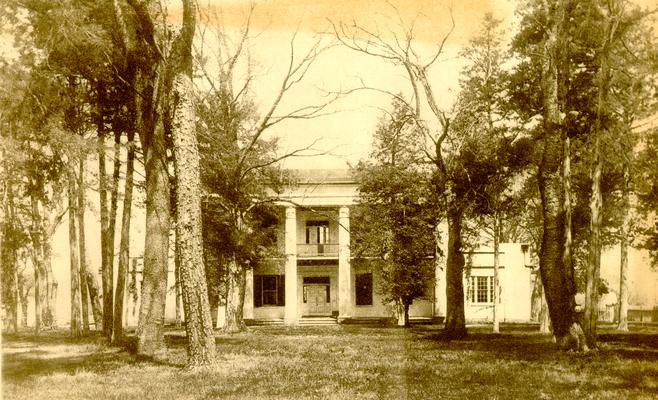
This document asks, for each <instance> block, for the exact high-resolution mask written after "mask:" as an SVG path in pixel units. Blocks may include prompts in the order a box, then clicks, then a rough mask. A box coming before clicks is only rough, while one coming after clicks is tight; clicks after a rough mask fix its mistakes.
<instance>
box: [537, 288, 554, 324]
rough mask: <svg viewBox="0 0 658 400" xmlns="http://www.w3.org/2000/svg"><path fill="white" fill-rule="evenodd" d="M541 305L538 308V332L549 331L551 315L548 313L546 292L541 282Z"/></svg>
mask: <svg viewBox="0 0 658 400" xmlns="http://www.w3.org/2000/svg"><path fill="white" fill-rule="evenodd" d="M541 288H542V290H541V306H540V309H539V332H541V333H551V317H550V315H549V313H548V303H546V293H545V292H544V285H543V284H541Z"/></svg>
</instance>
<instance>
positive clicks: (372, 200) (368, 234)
mask: <svg viewBox="0 0 658 400" xmlns="http://www.w3.org/2000/svg"><path fill="white" fill-rule="evenodd" d="M420 137H421V135H420V134H419V133H418V130H417V126H416V124H415V122H414V120H413V118H412V117H411V115H410V110H409V109H408V108H407V106H406V104H405V103H404V102H401V101H394V102H393V111H392V112H391V113H390V114H387V115H385V116H384V117H383V118H382V119H381V121H380V123H379V126H378V128H377V130H376V131H375V133H374V138H373V150H372V153H371V155H370V159H369V160H367V161H362V162H360V163H359V164H358V165H357V167H356V179H357V182H358V185H359V194H360V197H359V201H358V204H357V207H356V209H355V212H354V217H353V218H354V225H353V226H354V228H353V231H354V232H353V233H352V235H353V243H354V247H355V250H354V253H355V254H357V255H361V254H364V255H370V256H372V255H374V256H376V257H378V262H374V264H375V265H376V266H379V268H380V271H381V287H380V290H381V292H382V300H383V301H384V303H385V304H390V303H391V302H394V303H395V304H396V305H397V307H398V318H399V323H400V324H401V325H404V326H409V306H410V305H411V304H412V303H413V301H414V299H417V298H419V297H422V296H424V295H425V293H426V291H427V289H428V287H429V284H430V283H431V282H433V278H434V268H435V262H434V256H435V251H436V250H435V249H436V244H435V233H436V224H437V220H436V213H435V211H434V210H433V207H432V206H431V202H430V199H431V197H432V193H431V192H430V191H429V186H428V185H426V184H424V182H426V181H427V171H426V170H424V168H423V164H422V162H421V161H422V158H421V154H422V152H421V148H420V141H419V138H420ZM357 257H358V256H357Z"/></svg>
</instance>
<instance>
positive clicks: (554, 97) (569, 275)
mask: <svg viewBox="0 0 658 400" xmlns="http://www.w3.org/2000/svg"><path fill="white" fill-rule="evenodd" d="M578 10H579V9H578V7H577V6H576V4H575V3H573V2H570V1H564V0H557V1H549V2H534V1H529V2H528V3H527V4H525V8H524V9H523V10H522V16H523V19H522V27H521V31H520V32H519V33H518V34H517V36H516V37H515V39H514V49H515V51H516V52H518V53H520V54H521V55H522V57H523V59H524V60H527V61H526V62H523V63H521V64H520V65H519V66H518V67H517V68H516V73H517V74H519V75H518V76H522V74H523V73H524V72H525V73H526V75H525V76H526V78H524V79H526V80H527V76H533V77H534V79H533V78H531V79H530V82H526V83H523V84H520V85H518V86H519V87H520V90H518V91H520V92H522V93H525V94H524V95H522V96H520V97H519V96H518V95H516V96H515V97H516V100H517V101H518V100H521V101H523V102H524V104H520V107H519V108H520V109H525V110H528V111H526V112H528V114H531V115H532V114H534V113H539V114H540V115H541V118H542V129H541V133H542V139H543V141H542V142H543V143H542V144H543V149H542V156H541V161H540V162H539V165H538V183H539V192H540V196H541V204H542V217H543V232H542V240H541V248H540V252H539V265H540V272H541V279H542V283H543V285H544V289H545V294H546V300H547V304H548V308H549V313H550V318H551V322H552V325H553V333H554V335H555V337H556V339H557V341H558V343H559V344H560V345H561V346H562V347H563V348H579V349H583V348H585V347H586V344H585V342H584V335H583V333H582V328H581V326H580V324H579V323H578V322H577V319H576V314H575V300H574V295H575V280H574V272H573V265H572V253H571V197H570V196H571V187H570V180H571V174H570V160H571V158H570V140H569V137H568V135H567V130H566V126H568V125H566V122H565V121H564V120H563V117H562V116H563V115H567V116H569V114H568V113H567V112H566V111H568V104H567V105H565V100H564V99H565V93H567V92H568V89H570V88H569V86H568V85H567V82H568V79H567V77H568V76H569V72H570V70H569V64H568V63H567V60H569V54H568V51H569V50H570V43H569V40H568V38H569V29H570V28H572V27H573V26H574V25H572V24H574V23H575V22H574V21H575V20H576V19H575V18H573V17H574V15H575V14H576V11H578ZM517 89H518V88H517ZM537 89H539V90H537ZM533 91H534V93H532V92H533ZM537 94H540V96H539V97H538V96H537ZM574 97H578V95H577V94H576V95H575V96H574ZM577 115H578V114H577ZM574 125H575V124H574Z"/></svg>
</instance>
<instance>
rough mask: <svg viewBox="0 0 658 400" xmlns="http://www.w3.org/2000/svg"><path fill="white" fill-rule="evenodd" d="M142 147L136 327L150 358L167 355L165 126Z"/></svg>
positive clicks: (139, 345)
mask: <svg viewBox="0 0 658 400" xmlns="http://www.w3.org/2000/svg"><path fill="white" fill-rule="evenodd" d="M142 147H143V148H144V149H145V150H144V151H145V153H146V154H145V158H146V162H145V166H144V169H145V171H146V237H145V244H144V271H143V281H142V292H141V304H140V310H139V323H138V327H137V339H138V342H137V353H138V354H140V355H142V356H146V357H152V358H159V357H162V356H164V355H165V354H166V346H165V342H164V330H163V328H164V311H165V299H166V294H167V265H168V257H167V256H168V254H169V227H170V213H171V211H170V210H171V205H170V194H169V173H168V171H167V152H166V143H165V135H164V129H163V128H162V126H161V125H158V126H156V128H155V129H154V132H153V135H152V137H151V140H150V143H149V144H148V145H147V146H142Z"/></svg>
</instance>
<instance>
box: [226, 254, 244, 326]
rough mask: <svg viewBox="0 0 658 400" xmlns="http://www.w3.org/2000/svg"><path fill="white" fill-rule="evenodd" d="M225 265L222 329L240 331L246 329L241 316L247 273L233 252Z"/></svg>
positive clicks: (242, 315)
mask: <svg viewBox="0 0 658 400" xmlns="http://www.w3.org/2000/svg"><path fill="white" fill-rule="evenodd" d="M227 267H228V268H227V271H226V310H225V316H226V317H225V321H224V331H225V332H229V333H235V332H242V331H244V330H246V329H247V326H246V325H245V323H244V318H243V317H244V314H243V310H244V295H245V285H246V281H247V275H246V271H245V269H244V267H243V266H242V265H240V264H239V262H238V260H237V257H236V255H235V254H233V256H232V257H231V259H230V260H229V262H228V265H227Z"/></svg>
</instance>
